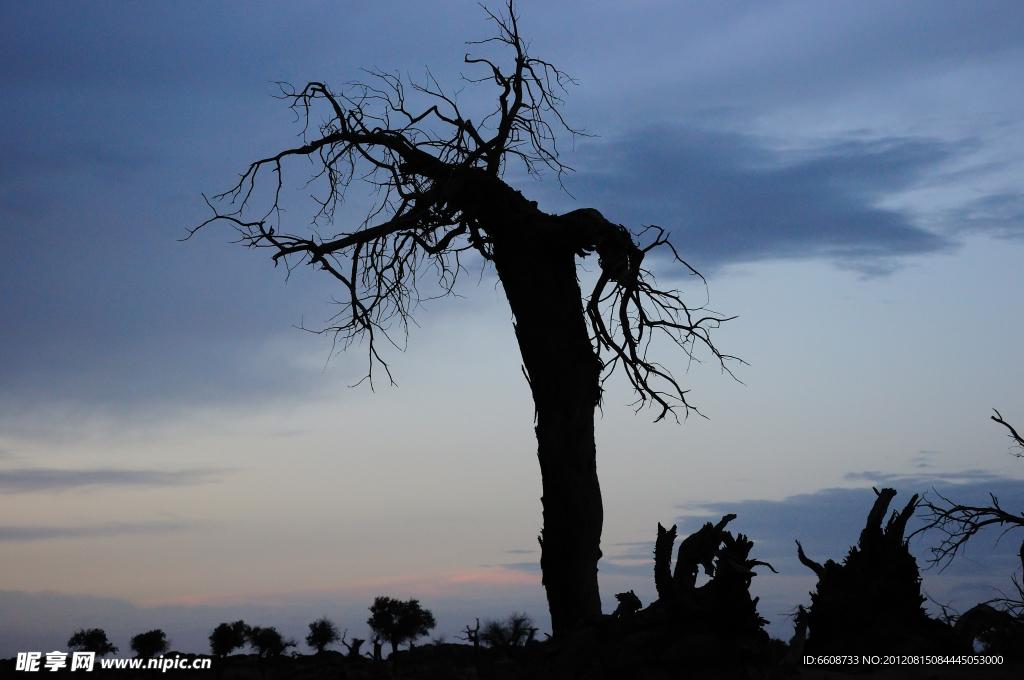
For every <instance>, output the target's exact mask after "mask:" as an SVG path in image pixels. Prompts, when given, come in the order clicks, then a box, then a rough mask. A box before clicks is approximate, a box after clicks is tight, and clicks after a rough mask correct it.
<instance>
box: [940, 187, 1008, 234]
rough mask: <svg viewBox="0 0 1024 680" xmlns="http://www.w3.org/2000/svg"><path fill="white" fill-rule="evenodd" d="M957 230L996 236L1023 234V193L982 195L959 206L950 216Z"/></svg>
mask: <svg viewBox="0 0 1024 680" xmlns="http://www.w3.org/2000/svg"><path fill="white" fill-rule="evenodd" d="M949 223H950V225H951V226H952V228H954V229H956V230H958V231H981V232H985V233H989V234H991V235H993V236H995V237H996V238H1006V239H1022V238H1024V193H1008V192H1004V193H999V194H993V195H991V196H985V197H983V198H979V199H977V200H975V201H972V202H970V203H968V204H967V205H965V206H963V207H962V208H959V209H957V210H955V211H953V213H952V214H951V215H950V216H949Z"/></svg>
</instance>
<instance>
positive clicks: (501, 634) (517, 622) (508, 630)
mask: <svg viewBox="0 0 1024 680" xmlns="http://www.w3.org/2000/svg"><path fill="white" fill-rule="evenodd" d="M467 627H468V626H467ZM536 634H537V627H536V626H534V625H533V619H531V618H530V617H529V616H527V615H526V614H520V613H519V612H513V613H512V614H510V615H509V616H508V618H506V619H504V620H502V621H484V625H483V629H482V630H481V631H480V633H479V636H480V642H483V643H484V644H485V645H488V646H490V647H497V648H499V649H508V648H509V647H521V646H524V645H526V644H527V643H529V642H531V641H532V640H533V636H534V635H536Z"/></svg>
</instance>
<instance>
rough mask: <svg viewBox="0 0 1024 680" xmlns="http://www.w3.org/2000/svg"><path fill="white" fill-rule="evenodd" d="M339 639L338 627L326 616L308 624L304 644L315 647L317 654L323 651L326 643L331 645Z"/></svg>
mask: <svg viewBox="0 0 1024 680" xmlns="http://www.w3.org/2000/svg"><path fill="white" fill-rule="evenodd" d="M339 640H341V636H340V635H339V634H338V627H337V626H335V625H334V622H333V621H331V620H330V619H329V618H327V617H326V616H325V617H323V618H322V619H317V620H316V621H314V622H313V623H311V624H309V635H307V636H306V644H307V645H309V646H310V647H312V648H313V649H315V650H316V653H317V654H321V653H323V651H324V649H325V648H326V647H327V646H328V645H333V644H334V643H335V642H338V641H339Z"/></svg>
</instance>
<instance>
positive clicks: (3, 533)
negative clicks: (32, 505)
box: [0, 521, 198, 542]
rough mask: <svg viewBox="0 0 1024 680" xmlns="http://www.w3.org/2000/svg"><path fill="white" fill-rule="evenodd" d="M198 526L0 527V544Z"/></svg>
mask: <svg viewBox="0 0 1024 680" xmlns="http://www.w3.org/2000/svg"><path fill="white" fill-rule="evenodd" d="M195 526H198V524H197V523H196V522H158V521H154V522H106V523H104V524H94V525H89V526H79V527H42V526H21V527H4V526H0V542H23V541H41V540H46V539H53V538H109V537H111V536H120V535H123V534H163V533H168V532H173V531H183V530H186V529H191V528H193V527H195Z"/></svg>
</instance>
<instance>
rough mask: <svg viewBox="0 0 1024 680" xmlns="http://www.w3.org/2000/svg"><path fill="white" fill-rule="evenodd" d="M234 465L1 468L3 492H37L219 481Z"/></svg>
mask: <svg viewBox="0 0 1024 680" xmlns="http://www.w3.org/2000/svg"><path fill="white" fill-rule="evenodd" d="M234 472H237V470H236V469H233V468H190V469H187V470H174V471H166V470H127V469H119V468H97V469H92V470H59V469H50V468H21V469H18V470H6V471H0V493H6V494H14V493H33V492H38V491H52V492H60V491H68V490H70V489H82V488H90V487H111V486H115V487H166V486H193V485H195V484H204V483H209V482H219V481H221V480H222V479H223V478H224V477H225V476H227V475H228V474H231V473H234Z"/></svg>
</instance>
